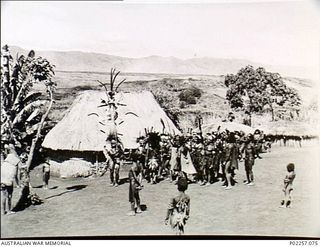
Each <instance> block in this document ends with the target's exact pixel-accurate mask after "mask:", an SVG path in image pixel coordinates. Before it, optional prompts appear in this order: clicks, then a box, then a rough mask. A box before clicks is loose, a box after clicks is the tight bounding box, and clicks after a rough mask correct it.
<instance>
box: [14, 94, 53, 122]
mask: <svg viewBox="0 0 320 247" xmlns="http://www.w3.org/2000/svg"><path fill="white" fill-rule="evenodd" d="M47 102H48V100H37V101H34V102H31V103H29V104H27V105H26V106H25V107H23V108H22V109H21V110H20V111H19V113H18V114H17V115H16V117H15V118H14V120H13V121H12V124H13V126H14V125H15V124H17V123H19V122H21V121H22V120H23V118H24V117H25V116H29V115H30V114H31V113H32V112H33V111H34V110H35V109H36V108H40V107H41V106H43V105H45V104H46V103H47Z"/></svg>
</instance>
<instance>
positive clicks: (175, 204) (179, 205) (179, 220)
mask: <svg viewBox="0 0 320 247" xmlns="http://www.w3.org/2000/svg"><path fill="white" fill-rule="evenodd" d="M177 184H178V191H179V194H178V195H177V196H175V197H173V198H172V199H171V200H170V203H169V207H168V210H167V217H166V219H165V224H166V225H167V224H168V223H169V222H170V225H171V227H172V229H173V230H175V231H176V234H178V235H181V234H183V233H184V226H185V224H186V222H187V220H188V219H189V213H190V197H189V196H188V195H187V194H185V191H186V190H187V189H188V181H187V179H186V178H184V177H181V178H179V179H178V183H177Z"/></svg>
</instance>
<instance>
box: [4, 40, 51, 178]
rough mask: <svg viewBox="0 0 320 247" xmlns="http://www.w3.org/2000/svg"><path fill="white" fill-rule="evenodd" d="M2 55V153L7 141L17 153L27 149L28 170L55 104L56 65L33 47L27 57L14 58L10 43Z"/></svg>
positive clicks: (25, 151)
mask: <svg viewBox="0 0 320 247" xmlns="http://www.w3.org/2000/svg"><path fill="white" fill-rule="evenodd" d="M1 59H2V63H1V81H2V83H1V87H0V89H1V155H2V156H4V155H5V154H4V145H5V144H8V143H12V144H14V146H15V149H16V151H17V153H18V154H21V153H28V159H27V162H26V165H27V172H28V173H29V171H30V167H31V164H32V161H33V157H34V154H35V152H37V151H38V150H39V148H40V146H41V145H39V144H40V142H39V140H41V139H42V138H43V134H44V133H43V131H44V130H45V129H46V127H47V122H46V119H47V117H48V114H49V112H50V110H51V107H52V104H53V91H54V89H55V86H56V83H55V82H54V81H53V80H52V78H53V75H54V65H52V64H50V63H49V61H47V60H46V59H45V58H42V57H35V52H34V51H33V50H31V51H30V52H29V54H28V56H27V57H25V56H24V55H20V56H18V55H17V58H16V59H15V61H14V60H13V58H12V56H11V54H10V51H9V47H8V46H7V45H5V46H4V47H3V48H2V53H1ZM35 85H38V87H37V88H38V89H36V88H35ZM41 85H42V86H43V87H42V89H41ZM44 88H45V90H43V89H44ZM44 91H45V92H46V93H45V94H44Z"/></svg>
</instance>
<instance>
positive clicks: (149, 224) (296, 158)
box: [1, 146, 320, 238]
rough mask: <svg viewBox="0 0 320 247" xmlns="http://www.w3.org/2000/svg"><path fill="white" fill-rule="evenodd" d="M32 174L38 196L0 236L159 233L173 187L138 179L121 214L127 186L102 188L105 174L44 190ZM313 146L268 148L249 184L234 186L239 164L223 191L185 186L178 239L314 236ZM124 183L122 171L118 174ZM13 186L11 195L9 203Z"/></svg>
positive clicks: (319, 215) (318, 209)
mask: <svg viewBox="0 0 320 247" xmlns="http://www.w3.org/2000/svg"><path fill="white" fill-rule="evenodd" d="M289 162H294V163H295V164H296V174H297V176H296V180H295V181H294V191H293V204H292V206H293V208H290V209H281V208H279V204H280V200H281V199H282V183H283V178H284V176H285V173H286V164H287V163H289ZM39 169H40V168H38V169H35V170H34V171H33V173H32V182H33V186H34V187H36V188H35V189H34V191H35V192H36V193H37V194H38V195H40V197H41V198H44V199H45V203H44V204H42V205H39V206H31V207H29V208H27V209H25V210H24V211H21V212H18V213H16V214H14V215H9V216H5V217H2V218H1V237H2V238H18V237H19V238H25V237H56V236H57V237H61V236H68V237H72V236H89V237H91V236H98V237H101V238H103V237H104V236H114V235H149V234H153V235H159V234H160V235H167V234H170V235H171V234H173V232H172V231H171V229H170V227H169V226H165V225H164V217H165V214H166V208H167V205H168V202H169V199H170V197H171V196H173V195H175V193H176V186H175V185H173V184H171V183H169V182H168V181H162V182H161V183H159V184H156V185H150V184H147V183H146V182H144V185H145V188H144V189H143V190H142V191H141V202H142V204H143V205H145V207H146V211H144V212H143V213H142V214H141V215H137V216H134V217H129V216H126V213H127V212H128V210H129V208H130V207H129V202H128V187H129V185H128V183H124V184H122V185H120V186H119V187H118V188H113V187H110V186H109V176H108V175H109V173H107V176H103V177H100V178H97V179H84V178H79V179H67V180H64V179H58V178H52V179H51V180H50V183H49V185H50V188H51V189H50V190H44V189H42V188H40V187H41V173H40V172H39ZM319 169H320V166H319V147H318V146H317V147H316V146H304V147H302V148H294V147H274V148H273V150H272V152H271V153H266V154H264V155H263V159H262V160H257V162H256V165H255V166H254V174H255V179H256V184H255V186H252V187H249V186H246V185H243V184H242V181H243V180H244V178H245V173H244V167H243V164H242V163H241V165H240V170H239V171H238V172H237V175H236V180H237V181H238V184H236V186H235V187H234V188H233V189H232V190H230V191H226V190H224V189H223V188H222V187H221V184H220V182H218V183H215V184H213V185H209V186H206V187H200V186H199V185H197V184H192V185H190V187H189V190H188V191H187V194H189V195H190V197H191V214H190V219H189V221H188V223H187V226H186V234H191V235H192V234H197V235H216V236H221V235H245V236H247V235H249V236H254V235H257V236H303V237H315V236H317V237H319V236H320V231H319V229H320V224H319V222H320V204H319V202H320V200H319V199H320V197H319V181H320V180H319V179H320V170H319ZM121 177H122V178H123V181H124V182H125V178H126V177H127V170H126V171H124V170H122V173H121ZM17 196H18V189H16V190H15V191H14V202H15V201H16V200H17Z"/></svg>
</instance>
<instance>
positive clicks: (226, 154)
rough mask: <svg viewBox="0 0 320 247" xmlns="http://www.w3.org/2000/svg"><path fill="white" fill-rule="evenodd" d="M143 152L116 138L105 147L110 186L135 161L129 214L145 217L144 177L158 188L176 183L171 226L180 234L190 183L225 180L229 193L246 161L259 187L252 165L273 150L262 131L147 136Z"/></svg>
mask: <svg viewBox="0 0 320 247" xmlns="http://www.w3.org/2000/svg"><path fill="white" fill-rule="evenodd" d="M137 142H138V143H139V145H138V148H137V149H135V150H124V149H123V148H122V146H121V145H120V143H119V142H117V141H116V140H111V141H110V146H109V147H108V146H105V147H104V155H105V158H106V163H107V165H108V167H109V169H110V183H111V185H112V186H115V187H117V186H119V183H120V175H119V172H120V167H121V166H122V164H123V163H124V162H125V161H131V162H132V164H133V165H132V167H131V168H130V170H129V174H128V178H129V202H130V205H131V210H130V212H129V213H128V215H130V216H134V215H136V214H140V213H142V209H141V205H140V196H139V192H140V190H141V189H143V183H142V181H143V179H145V180H146V181H147V182H148V183H150V184H156V183H158V182H160V181H161V180H164V179H167V180H169V181H170V182H173V183H175V184H177V188H178V191H179V194H178V195H177V196H175V197H173V198H172V200H171V201H170V204H169V207H168V211H167V217H166V219H165V222H166V223H170V225H171V226H172V228H174V229H175V230H177V232H178V233H179V234H181V233H183V231H184V224H185V223H186V221H187V219H188V217H189V212H190V210H189V208H190V198H189V196H187V195H186V194H185V191H186V190H187V188H188V184H190V183H198V184H199V185H200V186H204V185H208V184H212V183H215V182H217V181H222V182H223V186H224V187H225V189H227V190H228V189H231V188H232V187H233V186H234V184H235V183H236V181H235V179H234V176H235V170H236V169H238V168H239V161H244V167H245V171H246V180H245V181H244V183H245V184H247V185H254V176H253V170H252V169H253V166H254V163H255V159H257V158H261V156H260V154H261V152H264V151H267V150H268V149H269V150H270V148H271V143H270V142H269V141H268V139H267V138H266V136H265V135H264V134H263V132H262V131H259V130H256V131H255V132H254V133H253V134H245V133H244V132H240V131H239V132H238V131H236V132H229V131H222V132H218V131H217V132H212V133H207V134H205V135H204V136H203V135H202V134H201V133H194V134H188V135H176V136H169V135H166V134H158V135H157V134H156V133H153V134H147V135H146V136H145V137H140V138H138V140H137Z"/></svg>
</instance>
